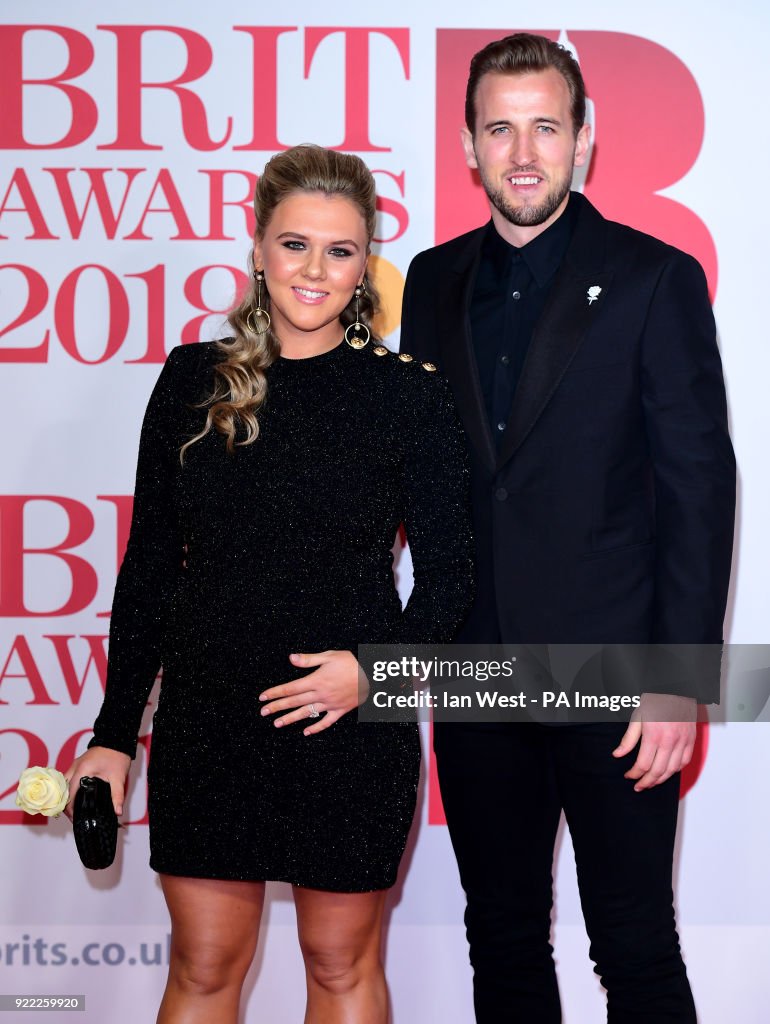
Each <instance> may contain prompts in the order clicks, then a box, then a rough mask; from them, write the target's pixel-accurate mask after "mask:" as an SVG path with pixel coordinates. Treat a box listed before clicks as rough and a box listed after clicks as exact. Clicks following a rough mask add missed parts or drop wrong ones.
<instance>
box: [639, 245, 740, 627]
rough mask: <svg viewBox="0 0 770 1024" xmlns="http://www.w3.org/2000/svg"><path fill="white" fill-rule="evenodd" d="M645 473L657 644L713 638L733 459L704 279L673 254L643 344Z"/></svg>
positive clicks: (727, 539) (723, 585)
mask: <svg viewBox="0 0 770 1024" xmlns="http://www.w3.org/2000/svg"><path fill="white" fill-rule="evenodd" d="M642 373H643V377H642V400H643V406H644V415H645V426H646V431H647V437H648V443H649V446H650V455H651V460H652V466H653V472H654V475H655V520H656V538H657V549H658V558H657V564H656V567H655V622H654V626H653V636H652V640H653V641H657V642H660V643H683V644H684V643H689V644H698V643H704V644H705V643H712V644H713V643H716V644H718V643H721V641H722V620H723V618H724V613H725V603H726V600H727V587H728V583H729V579H730V562H731V555H732V540H733V520H734V513H735V458H734V455H733V449H732V445H731V444H730V437H729V434H728V430H727V407H726V399H725V388H724V382H723V379H722V366H721V363H720V359H719V350H718V348H717V343H716V331H715V327H714V318H713V315H712V312H711V306H710V304H709V300H708V294H707V291H706V281H705V278H704V276H703V272H702V270H701V268H700V266H699V265H698V264H697V263H696V262H695V260H693V259H691V258H689V257H686V256H683V255H682V254H679V253H677V254H676V258H674V259H672V260H671V261H670V262H669V263H668V264H667V266H666V267H665V269H664V270H663V273H662V275H661V278H660V280H659V282H658V286H657V289H656V293H655V296H654V299H653V302H652V305H651V307H650V312H649V315H648V318H647V324H646V327H645V334H644V338H643V342H642Z"/></svg>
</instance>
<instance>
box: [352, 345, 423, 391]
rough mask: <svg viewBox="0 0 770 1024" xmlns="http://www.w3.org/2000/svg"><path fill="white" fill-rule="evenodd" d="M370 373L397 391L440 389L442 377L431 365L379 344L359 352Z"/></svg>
mask: <svg viewBox="0 0 770 1024" xmlns="http://www.w3.org/2000/svg"><path fill="white" fill-rule="evenodd" d="M361 355H362V356H363V358H364V360H365V362H366V364H367V369H369V372H370V373H374V374H377V375H379V377H380V378H381V379H382V380H383V382H386V383H388V384H390V385H391V386H392V387H395V388H397V389H399V390H405V391H407V392H421V391H424V390H425V389H430V388H435V387H440V386H441V384H440V383H439V382H440V381H442V379H443V378H442V375H441V374H440V373H439V372H438V368H437V367H436V366H435V365H434V364H433V363H428V362H421V361H420V360H419V359H417V358H416V357H414V356H412V355H410V354H409V353H408V352H394V351H392V349H389V348H388V347H387V346H386V345H383V344H382V343H381V342H379V343H377V344H374V345H371V346H367V347H366V349H364V350H363V351H362V352H361Z"/></svg>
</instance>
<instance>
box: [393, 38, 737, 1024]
mask: <svg viewBox="0 0 770 1024" xmlns="http://www.w3.org/2000/svg"><path fill="white" fill-rule="evenodd" d="M584 115H585V90H584V86H583V81H582V78H581V75H580V70H579V67H578V65H577V63H576V62H575V61H574V60H573V58H572V57H571V56H570V55H569V54H568V53H567V52H566V51H565V50H564V49H562V48H561V47H560V46H558V45H557V44H555V43H553V42H551V41H549V40H548V39H545V38H543V37H540V36H533V35H529V34H525V33H519V34H516V35H513V36H509V37H507V38H505V39H503V40H500V41H497V42H494V43H492V44H490V45H489V46H487V47H486V48H485V49H483V50H481V51H480V52H479V53H477V54H476V56H475V57H474V58H473V61H472V62H471V71H470V78H469V81H468V90H467V97H466V127H465V129H464V130H463V132H462V142H463V146H464V148H465V157H466V161H467V163H468V166H469V167H471V168H473V169H475V170H477V171H478V173H479V176H480V178H481V182H482V184H483V186H484V189H485V191H486V194H487V197H488V199H489V204H490V209H491V214H492V219H491V222H490V223H488V224H487V225H486V226H485V227H481V228H479V229H477V230H475V231H471V232H470V233H468V234H466V235H463V236H462V237H460V238H456V239H454V240H452V241H450V242H447V243H446V244H444V245H440V246H438V247H436V248H435V249H431V250H428V251H427V252H423V253H421V254H420V255H418V256H417V257H416V258H415V260H414V262H413V263H412V266H411V267H410V270H409V274H408V277H407V283H406V291H405V298H404V316H403V323H402V342H401V347H402V351H403V352H407V353H410V354H411V355H412V356H414V357H416V358H418V359H420V360H427V361H430V362H432V363H435V364H436V365H437V366H438V367H439V368H440V369H441V370H442V371H443V372H444V373H445V374H446V375H447V377H448V378H449V381H450V383H451V385H452V388H453V390H454V393H455V398H456V401H457V406H458V410H459V412H460V415H461V417H462V419H463V421H464V425H465V429H466V432H467V435H468V438H469V443H470V450H471V460H472V500H473V512H474V522H475V531H476V543H477V571H478V594H477V599H476V603H475V605H474V607H473V609H472V611H471V614H470V616H469V619H468V620H467V622H466V625H465V626H464V628H463V630H462V632H461V635H460V636H459V637H458V639H459V640H461V641H463V642H467V643H489V642H491V643H495V642H500V641H502V642H510V643H524V644H528V643H533V644H551V643H565V644H566V643H568V644H573V643H574V644H581V643H585V644H629V645H645V644H650V643H655V644H661V645H662V644H719V643H720V642H721V639H722V619H723V615H724V609H725V602H726V595H727V587H728V581H729V572H730V560H731V549H732V530H733V514H734V495H735V466H734V459H733V453H732V448H731V445H730V440H729V436H728V433H727V416H726V407H725V394H724V385H723V380H722V371H721V365H720V359H719V354H718V351H717V346H716V341H715V329H714V321H713V316H712V313H711V308H710V305H709V300H708V295H707V290H706V282H705V279H704V275H703V272H702V270H701V268H700V266H699V265H698V263H697V262H696V261H695V260H694V259H692V258H691V257H690V256H687V255H685V254H684V253H682V252H680V251H678V250H676V249H673V248H671V247H670V246H667V245H664V244H663V243H662V242H660V241H658V240H657V239H654V238H651V237H650V236H648V235H644V234H641V233H640V232H637V231H634V230H632V229H630V228H628V227H625V226H622V225H620V224H615V223H611V222H609V221H606V220H605V219H604V218H603V217H602V216H601V215H600V214H599V213H598V212H597V211H596V210H595V209H594V207H593V206H592V205H591V204H590V203H589V202H588V201H587V200H586V199H584V198H583V197H582V196H581V195H579V194H576V193H571V192H570V184H571V180H572V174H573V169H574V168H575V167H578V166H580V165H581V164H582V163H584V161H585V159H586V154H587V151H588V146H589V127H588V126H587V125H585V124H584ZM650 145H654V140H650ZM648 689H649V687H648ZM660 689H661V690H663V691H664V692H666V689H667V688H666V687H665V686H663V685H661V687H660ZM672 689H673V691H674V692H676V693H682V692H685V693H687V692H692V691H688V690H676V689H675V688H672ZM699 696H700V697H701V699H705V700H707V701H709V700H715V699H718V693H717V692H716V691H715V687H714V686H713V685H712V684H710V683H707V682H704V684H703V687H702V689H701V691H700V692H699ZM666 700H667V705H666V706H667V709H668V711H667V713H666V715H665V716H661V715H660V713H659V712H658V713H657V714H656V713H655V708H657V707H658V705H653V703H652V701H653V697H652V695H650V694H647V693H645V694H644V696H643V697H642V707H641V714H640V715H639V716H638V718H639V720H638V721H637V720H634V721H632V723H631V724H630V725H628V726H625V725H622V724H616V723H596V724H592V725H576V724H567V725H559V726H553V725H547V724H541V723H535V722H531V723H503V724H488V723H487V724H481V723H476V724H473V723H467V724H456V723H452V724H448V723H445V724H442V723H437V724H436V727H435V750H436V756H437V763H438V771H439V780H440V783H441V791H442V795H443V799H444V805H445V810H446V814H447V821H448V825H449V831H450V835H451V839H452V843H453V846H454V849H455V853H456V856H457V860H458V864H459V868H460V876H461V881H462V884H463V887H464V889H465V891H466V894H467V903H468V905H467V912H466V926H467V933H468V940H469V944H470V956H471V963H472V965H473V968H474V1002H475V1007H476V1018H477V1021H478V1022H480V1024H482V1022H483V1024H487V1022H488V1024H504V1022H509V1021H516V1022H522V1024H540V1022H548V1024H550V1022H554V1021H559V1020H560V1019H561V1016H560V1008H559V996H558V989H557V984H556V976H555V970H554V964H553V960H552V956H551V954H552V948H551V946H550V944H549V937H550V914H551V908H552V876H551V871H552V861H553V848H554V841H555V837H556V832H557V828H558V823H559V819H560V814H561V811H562V810H563V811H564V812H565V815H566V819H567V823H568V826H569V828H570V832H571V835H572V840H573V845H574V848H575V857H576V862H577V870H578V880H579V886H580V895H581V902H582V907H583V912H584V916H585V921H586V926H587V930H588V932H589V936H590V939H591V957H592V959H593V960H594V962H595V963H596V971H597V973H598V974H599V975H600V976H601V979H602V982H603V984H604V985H605V987H606V989H607V994H608V1013H609V1017H608V1019H609V1020H610V1021H612V1022H613V1024H620V1022H631V1021H633V1022H646V1024H662V1022H664V1021H665V1022H673V1021H676V1022H694V1021H695V1010H694V1006H693V1001H692V996H691V993H690V988H689V984H688V981H687V976H686V972H685V968H684V964H683V962H682V958H681V954H680V951H679V943H678V938H677V933H676V926H675V921H674V913H673V907H672V901H673V894H672V889H671V875H672V860H673V846H674V836H675V830H676V818H677V807H678V794H679V770H680V769H681V767H683V766H684V765H685V764H686V763H687V762H688V761H689V759H690V757H691V754H692V749H693V743H694V738H695V724H694V720H695V711H696V703H695V700H694V699H693V698H692V697H687V696H670V697H668V698H666ZM662 717H665V719H666V720H660V719H661V718H662ZM668 719H671V721H669V720H668Z"/></svg>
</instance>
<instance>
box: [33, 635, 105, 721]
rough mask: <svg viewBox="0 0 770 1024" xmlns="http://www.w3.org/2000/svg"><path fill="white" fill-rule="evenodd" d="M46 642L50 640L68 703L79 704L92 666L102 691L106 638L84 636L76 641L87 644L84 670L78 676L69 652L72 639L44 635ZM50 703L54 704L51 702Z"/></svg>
mask: <svg viewBox="0 0 770 1024" xmlns="http://www.w3.org/2000/svg"><path fill="white" fill-rule="evenodd" d="M45 639H46V640H50V641H51V643H52V644H53V649H54V651H55V652H56V659H57V661H58V662H59V667H60V668H61V674H62V677H63V679H64V684H65V686H66V687H67V693H68V694H69V695H70V701H71V702H72V703H73V704H79V703H80V698H81V697H82V696H83V687H84V686H85V682H86V679H87V678H88V673H89V671H90V669H91V666H93V667H94V668H95V669H96V674H97V678H98V680H99V683H100V684H101V688H102V691H104V687H105V683H106V679H107V637H106V636H89V635H84V636H82V637H79V638H78V639H82V640H85V642H86V643H87V644H88V660H87V661H86V664H85V668H84V669H83V670H82V672H81V674H80V676H78V673H77V671H76V669H75V662H74V660H73V657H72V651H71V650H70V640H73V639H74V634H73V635H72V636H64V635H61V634H59V635H56V636H53V635H51V634H48V633H47V634H46V635H45ZM51 703H55V702H54V701H51Z"/></svg>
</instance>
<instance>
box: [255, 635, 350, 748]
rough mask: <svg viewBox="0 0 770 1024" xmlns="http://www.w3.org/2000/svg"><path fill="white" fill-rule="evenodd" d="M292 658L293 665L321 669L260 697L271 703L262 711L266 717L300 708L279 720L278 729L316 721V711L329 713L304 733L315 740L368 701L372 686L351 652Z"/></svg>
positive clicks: (276, 721) (292, 655)
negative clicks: (296, 723)
mask: <svg viewBox="0 0 770 1024" xmlns="http://www.w3.org/2000/svg"><path fill="white" fill-rule="evenodd" d="M289 658H290V660H291V663H292V665H297V666H298V667H302V668H305V667H308V668H312V667H313V666H317V668H316V670H315V672H310V673H309V674H308V675H306V676H303V677H302V678H301V679H295V680H294V682H292V683H282V684H281V685H280V686H271V687H270V689H269V690H265V691H264V693H260V695H259V699H260V700H266V701H270V703H269V704H265V706H264V707H263V708H262V714H263V715H274V714H275V713H276V711H285V710H286V709H287V708H296V710H295V711H292V712H291V713H290V714H288V715H281V717H280V718H277V719H276V720H275V722H274V723H273V724H274V725H276V726H279V727H280V726H282V725H290V724H291V723H292V722H300V721H301V720H302V719H303V718H313V717H315V716H314V715H313V714H312V712H313V711H318V712H321V711H325V712H326V714H325V715H324V716H323V718H320V719H318V721H317V722H315V724H314V725H311V726H308V728H307V729H305V730H304V735H305V736H312V735H313V734H314V733H317V732H322V731H323V730H324V729H328V728H329V726H330V725H334V723H335V722H336V721H338V720H339V719H340V718H342V716H343V715H345V714H347V712H348V711H352V710H353V708H357V707H358V706H359V704H363V702H364V701H365V700H366V696H367V693H368V685H367V684H366V681H365V676H364V674H363V672H361V671H360V667H359V664H358V662H357V661H356V659H355V657H354V655H353V654H352V652H351V651H322V652H321V653H320V654H291V655H289Z"/></svg>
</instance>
